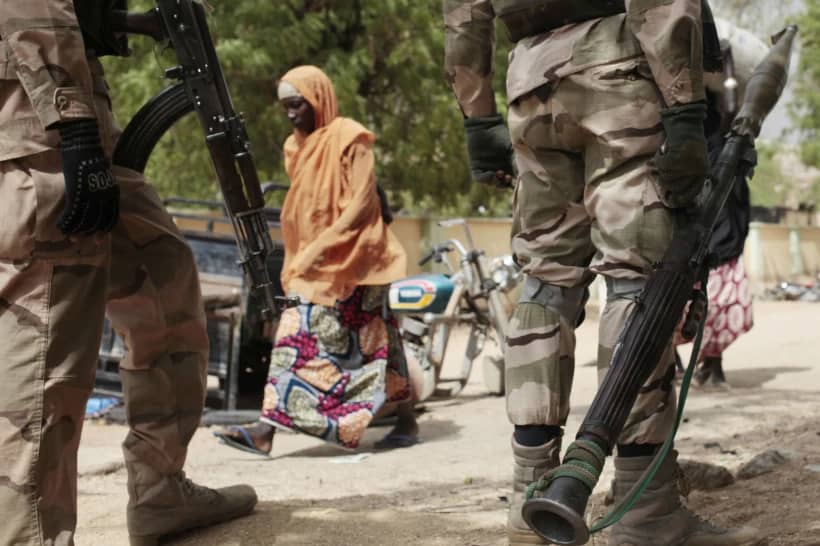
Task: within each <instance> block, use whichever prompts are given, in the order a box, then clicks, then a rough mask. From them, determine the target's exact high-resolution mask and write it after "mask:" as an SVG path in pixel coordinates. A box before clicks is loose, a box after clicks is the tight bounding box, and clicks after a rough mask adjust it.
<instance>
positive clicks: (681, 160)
mask: <svg viewBox="0 0 820 546" xmlns="http://www.w3.org/2000/svg"><path fill="white" fill-rule="evenodd" d="M705 119H706V104H704V103H703V102H693V103H689V104H682V105H680V106H675V107H672V108H667V109H665V110H661V122H662V123H663V129H664V132H665V133H666V141H665V142H664V143H663V145H662V146H661V148H660V150H658V152H657V153H656V154H655V157H654V159H653V164H654V167H655V169H656V171H657V175H658V181H659V182H660V186H661V189H662V191H663V193H664V195H662V196H661V199H663V201H664V202H665V203H666V204H667V205H668V206H670V207H674V208H683V207H688V206H691V205H692V204H694V202H695V198H696V197H697V196H698V194H699V193H700V190H701V188H703V183H704V181H705V180H706V176H707V174H708V173H709V158H708V155H707V152H706V137H705V136H704V132H703V121H704V120H705Z"/></svg>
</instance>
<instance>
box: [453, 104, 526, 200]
mask: <svg viewBox="0 0 820 546" xmlns="http://www.w3.org/2000/svg"><path fill="white" fill-rule="evenodd" d="M464 130H465V132H466V134H467V156H468V158H469V161H470V174H471V175H472V177H473V180H475V181H476V182H481V183H482V184H489V185H493V186H496V187H498V188H510V187H512V181H513V177H514V174H515V170H514V168H513V162H512V160H513V151H512V143H511V142H510V132H509V130H508V129H507V124H506V123H504V118H502V117H501V116H500V115H495V116H488V117H479V118H467V119H465V120H464Z"/></svg>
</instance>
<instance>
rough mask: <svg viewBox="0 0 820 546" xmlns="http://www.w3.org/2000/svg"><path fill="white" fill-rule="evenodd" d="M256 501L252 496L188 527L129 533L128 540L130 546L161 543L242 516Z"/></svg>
mask: <svg viewBox="0 0 820 546" xmlns="http://www.w3.org/2000/svg"><path fill="white" fill-rule="evenodd" d="M256 502H257V499H256V498H254V499H253V502H250V503H248V504H247V505H245V506H242V507H241V508H237V509H236V510H234V511H233V512H222V513H220V514H216V515H214V516H213V517H211V518H209V519H205V520H200V521H197V522H196V523H195V524H194V525H191V526H189V527H184V528H181V529H174V530H173V531H169V532H167V533H163V534H161V535H141V536H135V535H129V536H128V541H129V544H130V546H159V545H160V544H162V541H163V539H166V538H171V537H173V536H176V535H179V534H181V533H186V532H188V531H192V530H194V529H202V528H204V527H210V526H212V525H217V524H219V523H224V522H227V521H231V520H234V519H237V518H241V517H242V516H246V515H248V514H250V513H251V512H253V508H254V507H255V506H256Z"/></svg>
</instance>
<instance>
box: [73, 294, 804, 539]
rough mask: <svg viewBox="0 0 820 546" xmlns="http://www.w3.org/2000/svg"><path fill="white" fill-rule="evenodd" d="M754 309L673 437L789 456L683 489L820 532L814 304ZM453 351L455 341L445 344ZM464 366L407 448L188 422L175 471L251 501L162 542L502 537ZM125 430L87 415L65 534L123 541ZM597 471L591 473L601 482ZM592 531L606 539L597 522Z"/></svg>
mask: <svg viewBox="0 0 820 546" xmlns="http://www.w3.org/2000/svg"><path fill="white" fill-rule="evenodd" d="M755 315H756V326H755V328H754V330H753V331H752V332H751V333H750V334H747V335H746V336H745V337H743V338H741V339H740V340H739V341H738V342H737V343H736V344H735V345H733V346H732V347H731V348H730V349H729V351H728V352H727V354H726V357H725V362H726V369H727V377H728V380H729V383H730V384H731V385H732V389H731V390H730V391H728V392H713V391H712V392H710V391H693V392H692V394H691V395H690V400H689V405H688V412H687V421H686V423H684V424H683V426H682V428H681V430H680V432H679V435H678V448H679V450H680V451H681V453H682V455H683V456H685V457H691V458H697V459H699V460H704V461H709V462H715V463H720V464H723V465H725V466H727V467H728V468H729V469H732V470H734V469H736V468H737V467H738V466H739V465H740V464H741V463H743V462H745V461H747V460H748V459H750V458H751V457H752V456H754V455H755V454H757V453H759V452H760V451H761V450H763V449H765V448H768V447H780V448H786V449H789V450H791V451H792V452H793V453H794V455H795V458H794V459H793V460H792V461H791V462H789V463H788V464H786V465H784V466H783V467H782V468H780V469H778V470H777V471H776V472H775V473H773V474H769V475H767V476H764V477H760V478H756V479H754V480H749V481H745V482H738V483H736V484H735V485H732V486H729V487H728V488H724V489H720V490H717V491H714V492H711V493H708V494H707V493H701V492H696V493H694V494H693V495H692V497H691V498H690V502H691V504H692V505H694V506H695V507H699V508H702V511H703V513H704V514H708V515H709V516H710V517H714V519H716V520H717V521H719V522H722V523H740V522H745V521H751V522H753V523H755V524H756V525H757V526H759V527H762V528H763V530H764V532H765V533H766V534H767V535H768V536H770V540H769V544H773V545H775V544H783V545H820V473H816V472H814V471H812V470H809V469H808V468H807V465H820V419H818V418H820V398H818V395H819V394H820V334H818V332H820V328H818V325H820V305H818V304H798V303H784V302H756V308H755ZM596 328H597V324H596V323H594V322H593V321H588V322H587V323H586V324H584V325H583V326H582V327H581V328H580V329H579V332H578V358H577V361H578V369H577V372H576V387H575V390H574V392H573V406H574V407H573V411H572V414H571V417H570V423H569V427H568V430H569V431H570V433H571V432H572V431H574V430H575V429H576V428H577V426H578V424H579V423H580V419H581V418H582V417H583V413H584V411H585V410H586V407H587V404H588V403H589V401H590V400H591V397H592V394H593V393H594V389H595V381H596V379H595V367H594V364H592V360H593V359H594V356H595V351H596V334H595V332H596ZM451 351H452V352H451V354H452V355H458V354H459V351H458V347H457V346H454V347H452V349H451ZM456 360H457V359H456ZM451 364H453V365H456V366H457V365H458V362H453V363H451ZM478 372H480V370H478ZM474 376H475V377H474V378H473V380H472V381H471V383H470V385H468V387H467V389H466V390H465V391H464V392H463V393H462V394H461V395H460V396H459V397H457V398H455V399H451V400H447V401H441V402H434V403H428V404H426V405H425V407H426V412H425V413H424V414H422V416H421V418H420V425H421V435H422V437H423V439H424V443H423V444H421V445H418V446H415V447H413V448H410V449H405V450H398V451H392V452H381V453H378V452H373V451H372V445H373V442H375V441H376V440H378V439H379V438H380V437H381V436H382V435H383V434H384V433H385V432H386V431H387V429H384V428H376V429H371V430H369V431H368V433H367V436H366V439H365V441H364V444H363V448H362V449H361V451H360V452H358V453H357V454H350V453H347V452H343V451H340V450H339V449H336V448H333V447H330V446H327V445H325V444H323V443H321V442H319V441H317V440H315V439H312V438H307V437H304V436H300V435H294V434H280V435H278V436H277V438H276V444H275V446H274V455H275V456H274V457H273V458H272V459H262V458H259V457H256V456H253V455H246V454H242V453H240V452H238V451H235V450H231V449H229V448H226V447H224V446H220V445H219V444H217V443H216V441H215V440H214V439H213V437H212V436H211V433H210V431H209V430H208V429H207V428H202V429H200V430H199V432H198V433H197V435H196V436H195V438H194V440H193V442H192V446H191V451H190V457H189V462H188V465H187V471H188V473H189V475H190V476H191V477H193V478H194V479H195V480H197V481H200V482H202V483H207V484H208V485H215V486H218V485H227V484H231V483H236V482H240V481H241V482H246V483H250V484H252V485H254V486H255V487H256V488H257V491H258V493H259V497H260V504H259V507H258V509H257V511H256V512H255V513H254V514H253V515H252V516H250V517H247V518H244V519H243V520H240V521H237V522H233V523H230V524H225V525H222V526H218V527H216V528H213V529H208V530H204V531H200V532H198V533H191V534H188V535H185V536H183V537H180V538H179V539H178V540H177V541H175V542H174V543H175V544H187V545H194V544H196V545H205V546H209V545H214V546H216V545H274V544H275V545H288V546H290V545H293V546H296V545H306V546H308V545H310V546H313V545H315V546H320V545H328V546H354V545H356V546H358V545H361V546H370V545H373V546H376V545H380V546H381V545H389V546H401V545H419V546H438V545H442V546H461V545H464V546H473V545H475V546H490V545H492V546H501V545H504V544H505V540H504V533H503V525H504V521H505V517H506V516H505V510H506V495H507V486H508V481H509V477H510V472H511V468H510V467H511V454H510V447H509V435H510V432H511V427H510V425H509V424H508V423H507V419H506V416H505V411H504V401H503V399H501V398H495V397H490V396H487V395H486V393H485V392H484V390H483V386H482V382H481V378H480V373H475V374H474ZM124 435H125V429H124V428H123V427H120V426H106V425H101V424H88V425H87V426H86V429H85V431H84V436H83V442H82V445H81V448H80V471H81V474H82V477H81V479H80V484H79V505H80V506H79V510H80V517H79V531H78V534H77V544H78V545H106V546H107V545H119V544H127V536H126V530H125V502H126V494H125V481H126V478H125V473H124V471H123V470H122V468H121V466H120V460H121V455H120V451H119V447H118V444H119V442H120V441H121V440H122V438H123V436H124ZM715 443H717V444H719V447H717V448H716V447H715V445H714V444H715ZM608 468H609V467H608ZM608 472H611V469H609V470H608ZM606 483H608V479H607V475H606V474H605V476H604V478H603V479H602V481H601V484H600V485H599V489H601V488H602V487H603V484H606ZM596 543H597V544H605V542H604V541H603V538H598V539H597V540H596Z"/></svg>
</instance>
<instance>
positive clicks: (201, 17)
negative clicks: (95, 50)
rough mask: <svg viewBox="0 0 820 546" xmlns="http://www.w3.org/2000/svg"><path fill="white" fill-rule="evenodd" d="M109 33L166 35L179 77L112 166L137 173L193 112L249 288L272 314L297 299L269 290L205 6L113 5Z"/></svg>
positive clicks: (192, 1) (251, 169) (237, 128)
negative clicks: (143, 8)
mask: <svg viewBox="0 0 820 546" xmlns="http://www.w3.org/2000/svg"><path fill="white" fill-rule="evenodd" d="M110 20H111V26H112V28H113V29H114V31H115V32H126V33H132V34H143V35H146V36H150V37H152V38H154V39H155V40H157V41H162V40H168V42H169V43H170V47H171V48H172V49H173V50H174V52H175V53H176V57H177V61H178V63H179V64H178V65H177V66H175V67H172V68H169V69H167V70H166V72H165V75H166V77H168V78H170V79H175V80H178V82H179V83H177V84H175V85H171V86H169V87H167V88H166V89H165V90H163V91H162V92H160V93H159V94H158V95H157V96H156V97H154V98H153V99H151V101H149V102H148V103H147V104H146V105H145V106H143V108H142V109H140V111H139V112H137V114H136V115H135V116H134V118H133V119H132V120H131V122H130V123H129V124H128V126H127V127H126V128H125V130H124V131H123V134H122V136H121V137H120V140H119V142H118V144H117V149H116V150H115V151H114V160H113V162H114V164H117V165H122V166H124V167H128V168H131V169H134V170H137V171H142V170H144V168H145V164H146V162H147V160H148V156H149V155H150V153H151V150H153V148H154V146H155V144H156V143H157V141H158V140H159V138H160V137H161V136H162V134H163V133H164V132H165V131H166V130H167V129H168V128H169V127H171V125H173V124H174V123H175V122H176V121H177V119H179V118H180V117H182V116H183V115H185V114H187V113H189V112H190V111H191V110H193V111H195V112H196V113H197V116H198V118H199V121H200V124H201V125H202V129H203V130H204V131H205V142H206V143H207V145H208V151H209V152H210V155H211V160H212V162H213V165H214V169H215V170H216V176H217V179H218V180H219V187H220V189H221V191H222V197H223V199H224V202H225V208H226V212H227V214H228V216H229V217H230V219H231V223H232V225H233V230H234V235H235V237H236V242H237V245H238V247H239V255H240V260H239V263H240V264H241V265H242V267H243V269H244V270H245V273H246V274H247V276H248V278H249V279H250V282H251V289H252V290H253V291H254V292H255V293H257V294H258V295H259V296H260V297H261V300H262V303H263V311H262V314H263V316H264V317H265V318H272V317H273V316H274V315H275V313H277V312H278V311H279V310H280V309H281V308H282V307H286V306H291V305H295V304H298V300H296V299H294V298H284V297H281V296H277V295H276V294H275V293H274V289H273V286H274V285H273V283H271V280H270V277H269V275H268V270H267V266H266V261H267V257H268V255H269V254H271V253H272V252H273V248H274V247H273V241H272V240H271V237H270V232H269V231H268V225H267V221H266V218H265V214H264V208H265V200H264V196H263V193H262V188H261V185H260V183H259V175H258V173H257V171H256V166H255V165H254V162H253V156H252V155H251V151H250V142H249V139H248V134H247V131H246V130H245V122H244V120H243V119H242V116H241V115H240V114H238V113H237V112H236V111H235V110H234V107H233V102H232V101H231V95H230V92H229V91H228V86H227V83H226V82H225V76H224V74H223V72H222V67H221V65H220V63H219V58H218V57H217V55H216V50H215V48H214V44H213V40H212V38H211V33H210V31H209V29H208V23H207V21H206V14H205V9H204V7H203V6H202V4H201V3H200V2H198V1H196V0H157V3H156V7H154V8H153V9H151V10H149V11H148V12H146V13H139V14H137V13H128V12H125V11H118V10H113V11H112V14H111V19H110Z"/></svg>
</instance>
